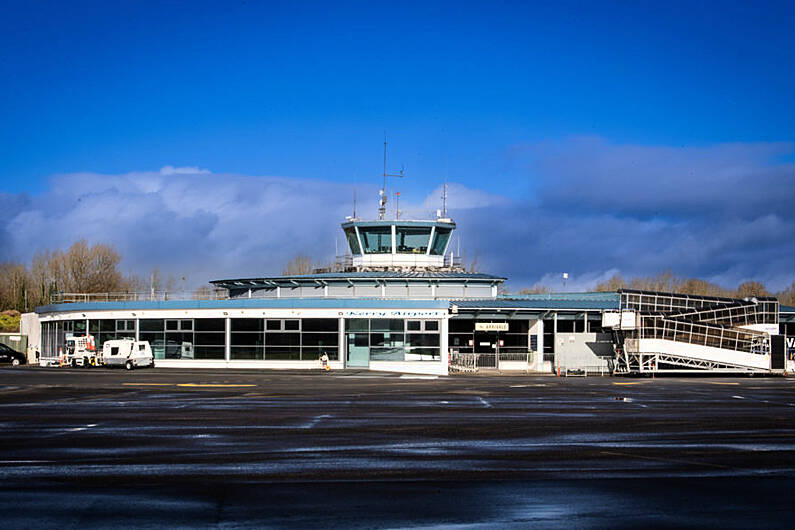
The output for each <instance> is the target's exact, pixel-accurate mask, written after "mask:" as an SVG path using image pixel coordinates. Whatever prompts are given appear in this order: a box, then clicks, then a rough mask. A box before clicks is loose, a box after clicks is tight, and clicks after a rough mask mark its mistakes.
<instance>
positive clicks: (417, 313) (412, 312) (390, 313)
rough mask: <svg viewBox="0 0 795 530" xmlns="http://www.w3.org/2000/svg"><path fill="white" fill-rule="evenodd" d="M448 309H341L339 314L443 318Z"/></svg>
mask: <svg viewBox="0 0 795 530" xmlns="http://www.w3.org/2000/svg"><path fill="white" fill-rule="evenodd" d="M446 313H447V312H446V311H427V310H425V311H423V310H416V311H415V310H403V309H399V310H398V309H395V310H371V311H340V312H339V313H338V315H339V316H341V317H345V318H443V317H444V316H445V314H446Z"/></svg>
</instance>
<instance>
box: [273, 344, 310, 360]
mask: <svg viewBox="0 0 795 530" xmlns="http://www.w3.org/2000/svg"><path fill="white" fill-rule="evenodd" d="M265 359H266V360H268V359H272V360H283V361H284V360H287V361H297V360H300V359H301V349H300V348H297V347H295V348H291V347H289V346H273V347H267V348H265Z"/></svg>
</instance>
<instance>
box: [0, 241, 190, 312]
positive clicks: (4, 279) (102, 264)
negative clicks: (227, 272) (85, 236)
mask: <svg viewBox="0 0 795 530" xmlns="http://www.w3.org/2000/svg"><path fill="white" fill-rule="evenodd" d="M121 258H122V257H121V254H119V252H118V251H117V250H116V249H115V248H114V247H113V246H112V245H107V244H104V243H97V244H94V245H89V244H88V243H87V242H86V241H85V240H80V241H77V242H75V243H74V244H73V245H72V246H71V247H69V248H68V249H67V250H54V251H44V252H39V253H38V254H36V255H35V256H34V257H33V259H32V260H31V262H30V263H29V264H24V263H19V262H15V261H4V262H0V311H3V312H9V311H15V312H22V313H24V312H27V311H32V310H33V309H34V308H35V307H36V306H40V305H46V304H49V303H50V299H51V296H52V295H53V294H55V293H57V292H61V293H113V292H146V291H149V290H150V289H152V288H154V289H155V290H156V291H162V290H175V289H176V287H177V285H178V282H177V279H176V278H175V277H174V276H168V277H166V278H164V277H163V275H162V274H161V273H160V271H159V270H158V269H157V268H155V269H154V270H152V272H151V274H149V275H147V276H146V277H144V278H141V277H140V276H138V275H135V274H128V275H126V276H125V275H123V274H122V273H121V271H120V270H119V263H120V262H121Z"/></svg>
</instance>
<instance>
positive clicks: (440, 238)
mask: <svg viewBox="0 0 795 530" xmlns="http://www.w3.org/2000/svg"><path fill="white" fill-rule="evenodd" d="M450 232H452V230H451V229H449V228H438V227H437V228H436V232H435V233H434V235H433V244H432V245H431V254H433V255H435V256H441V255H442V254H444V251H445V249H446V248H447V242H448V241H449V240H450Z"/></svg>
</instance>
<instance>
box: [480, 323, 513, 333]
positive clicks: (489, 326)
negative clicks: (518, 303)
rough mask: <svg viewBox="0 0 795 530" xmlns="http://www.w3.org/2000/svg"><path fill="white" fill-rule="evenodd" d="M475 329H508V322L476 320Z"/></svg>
mask: <svg viewBox="0 0 795 530" xmlns="http://www.w3.org/2000/svg"><path fill="white" fill-rule="evenodd" d="M475 331H508V323H507V322H475Z"/></svg>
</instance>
